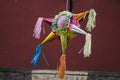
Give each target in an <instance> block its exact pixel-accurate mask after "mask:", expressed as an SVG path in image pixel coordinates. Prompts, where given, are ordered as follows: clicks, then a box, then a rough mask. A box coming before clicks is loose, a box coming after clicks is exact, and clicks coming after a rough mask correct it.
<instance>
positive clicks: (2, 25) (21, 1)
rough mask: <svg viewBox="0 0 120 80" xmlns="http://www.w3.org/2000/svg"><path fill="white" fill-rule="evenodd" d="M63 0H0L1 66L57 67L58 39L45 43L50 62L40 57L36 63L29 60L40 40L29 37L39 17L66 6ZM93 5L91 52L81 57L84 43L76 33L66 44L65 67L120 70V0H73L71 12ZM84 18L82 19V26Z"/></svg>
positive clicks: (51, 14) (46, 25)
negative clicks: (85, 56)
mask: <svg viewBox="0 0 120 80" xmlns="http://www.w3.org/2000/svg"><path fill="white" fill-rule="evenodd" d="M65 7H66V0H0V66H8V67H18V68H33V69H56V66H57V63H58V61H59V57H60V56H61V47H60V46H61V45H60V41H59V40H54V41H53V42H50V43H48V44H46V45H45V46H44V49H43V52H44V54H45V55H46V57H47V59H48V61H49V64H50V66H47V65H46V64H45V62H44V61H43V58H41V59H40V62H39V65H38V66H37V67H33V66H32V65H31V63H30V61H31V59H32V56H33V54H34V51H35V48H36V46H37V45H38V43H40V42H41V40H43V39H44V38H45V37H46V36H47V34H49V32H50V27H49V25H48V24H44V26H45V30H46V34H42V37H41V40H36V39H34V38H33V37H32V34H33V29H34V26H35V24H36V21H37V19H38V17H41V16H43V17H50V18H51V17H54V16H55V14H58V13H59V12H60V11H63V10H65ZM91 8H94V9H95V10H96V12H97V23H96V26H97V27H96V28H95V30H93V32H92V34H93V38H92V40H93V42H92V55H91V56H90V57H89V58H84V57H83V54H82V53H81V54H78V52H79V50H80V49H81V48H82V46H83V45H84V36H77V37H76V38H74V39H72V40H71V41H70V42H69V45H68V48H67V52H66V53H67V69H68V70H80V71H109V72H120V47H119V45H120V19H119V18H120V0H92V1H91V0H74V13H79V12H83V11H86V10H89V9H91ZM85 23H86V21H83V22H81V26H82V28H85Z"/></svg>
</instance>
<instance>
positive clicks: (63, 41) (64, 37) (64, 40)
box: [60, 33, 67, 53]
mask: <svg viewBox="0 0 120 80" xmlns="http://www.w3.org/2000/svg"><path fill="white" fill-rule="evenodd" d="M60 40H61V46H62V52H63V53H65V51H66V48H67V33H61V34H60Z"/></svg>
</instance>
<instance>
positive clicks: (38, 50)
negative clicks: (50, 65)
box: [31, 45, 43, 66]
mask: <svg viewBox="0 0 120 80" xmlns="http://www.w3.org/2000/svg"><path fill="white" fill-rule="evenodd" d="M42 48H43V46H42V45H38V46H37V47H36V52H35V54H34V56H33V59H32V61H31V63H32V64H33V65H34V66H37V65H38V61H39V59H40V56H41V54H42Z"/></svg>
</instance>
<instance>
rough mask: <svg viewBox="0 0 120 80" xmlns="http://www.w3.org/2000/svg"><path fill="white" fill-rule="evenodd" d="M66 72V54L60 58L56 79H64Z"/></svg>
mask: <svg viewBox="0 0 120 80" xmlns="http://www.w3.org/2000/svg"><path fill="white" fill-rule="evenodd" d="M65 71H66V54H65V53H63V54H62V55H61V57H60V65H59V69H58V73H57V77H59V78H64V75H65Z"/></svg>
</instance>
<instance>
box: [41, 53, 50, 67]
mask: <svg viewBox="0 0 120 80" xmlns="http://www.w3.org/2000/svg"><path fill="white" fill-rule="evenodd" d="M42 57H43V59H44V61H45V63H46V64H47V65H48V66H49V63H48V61H47V58H46V57H45V55H44V54H43V53H42Z"/></svg>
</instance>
